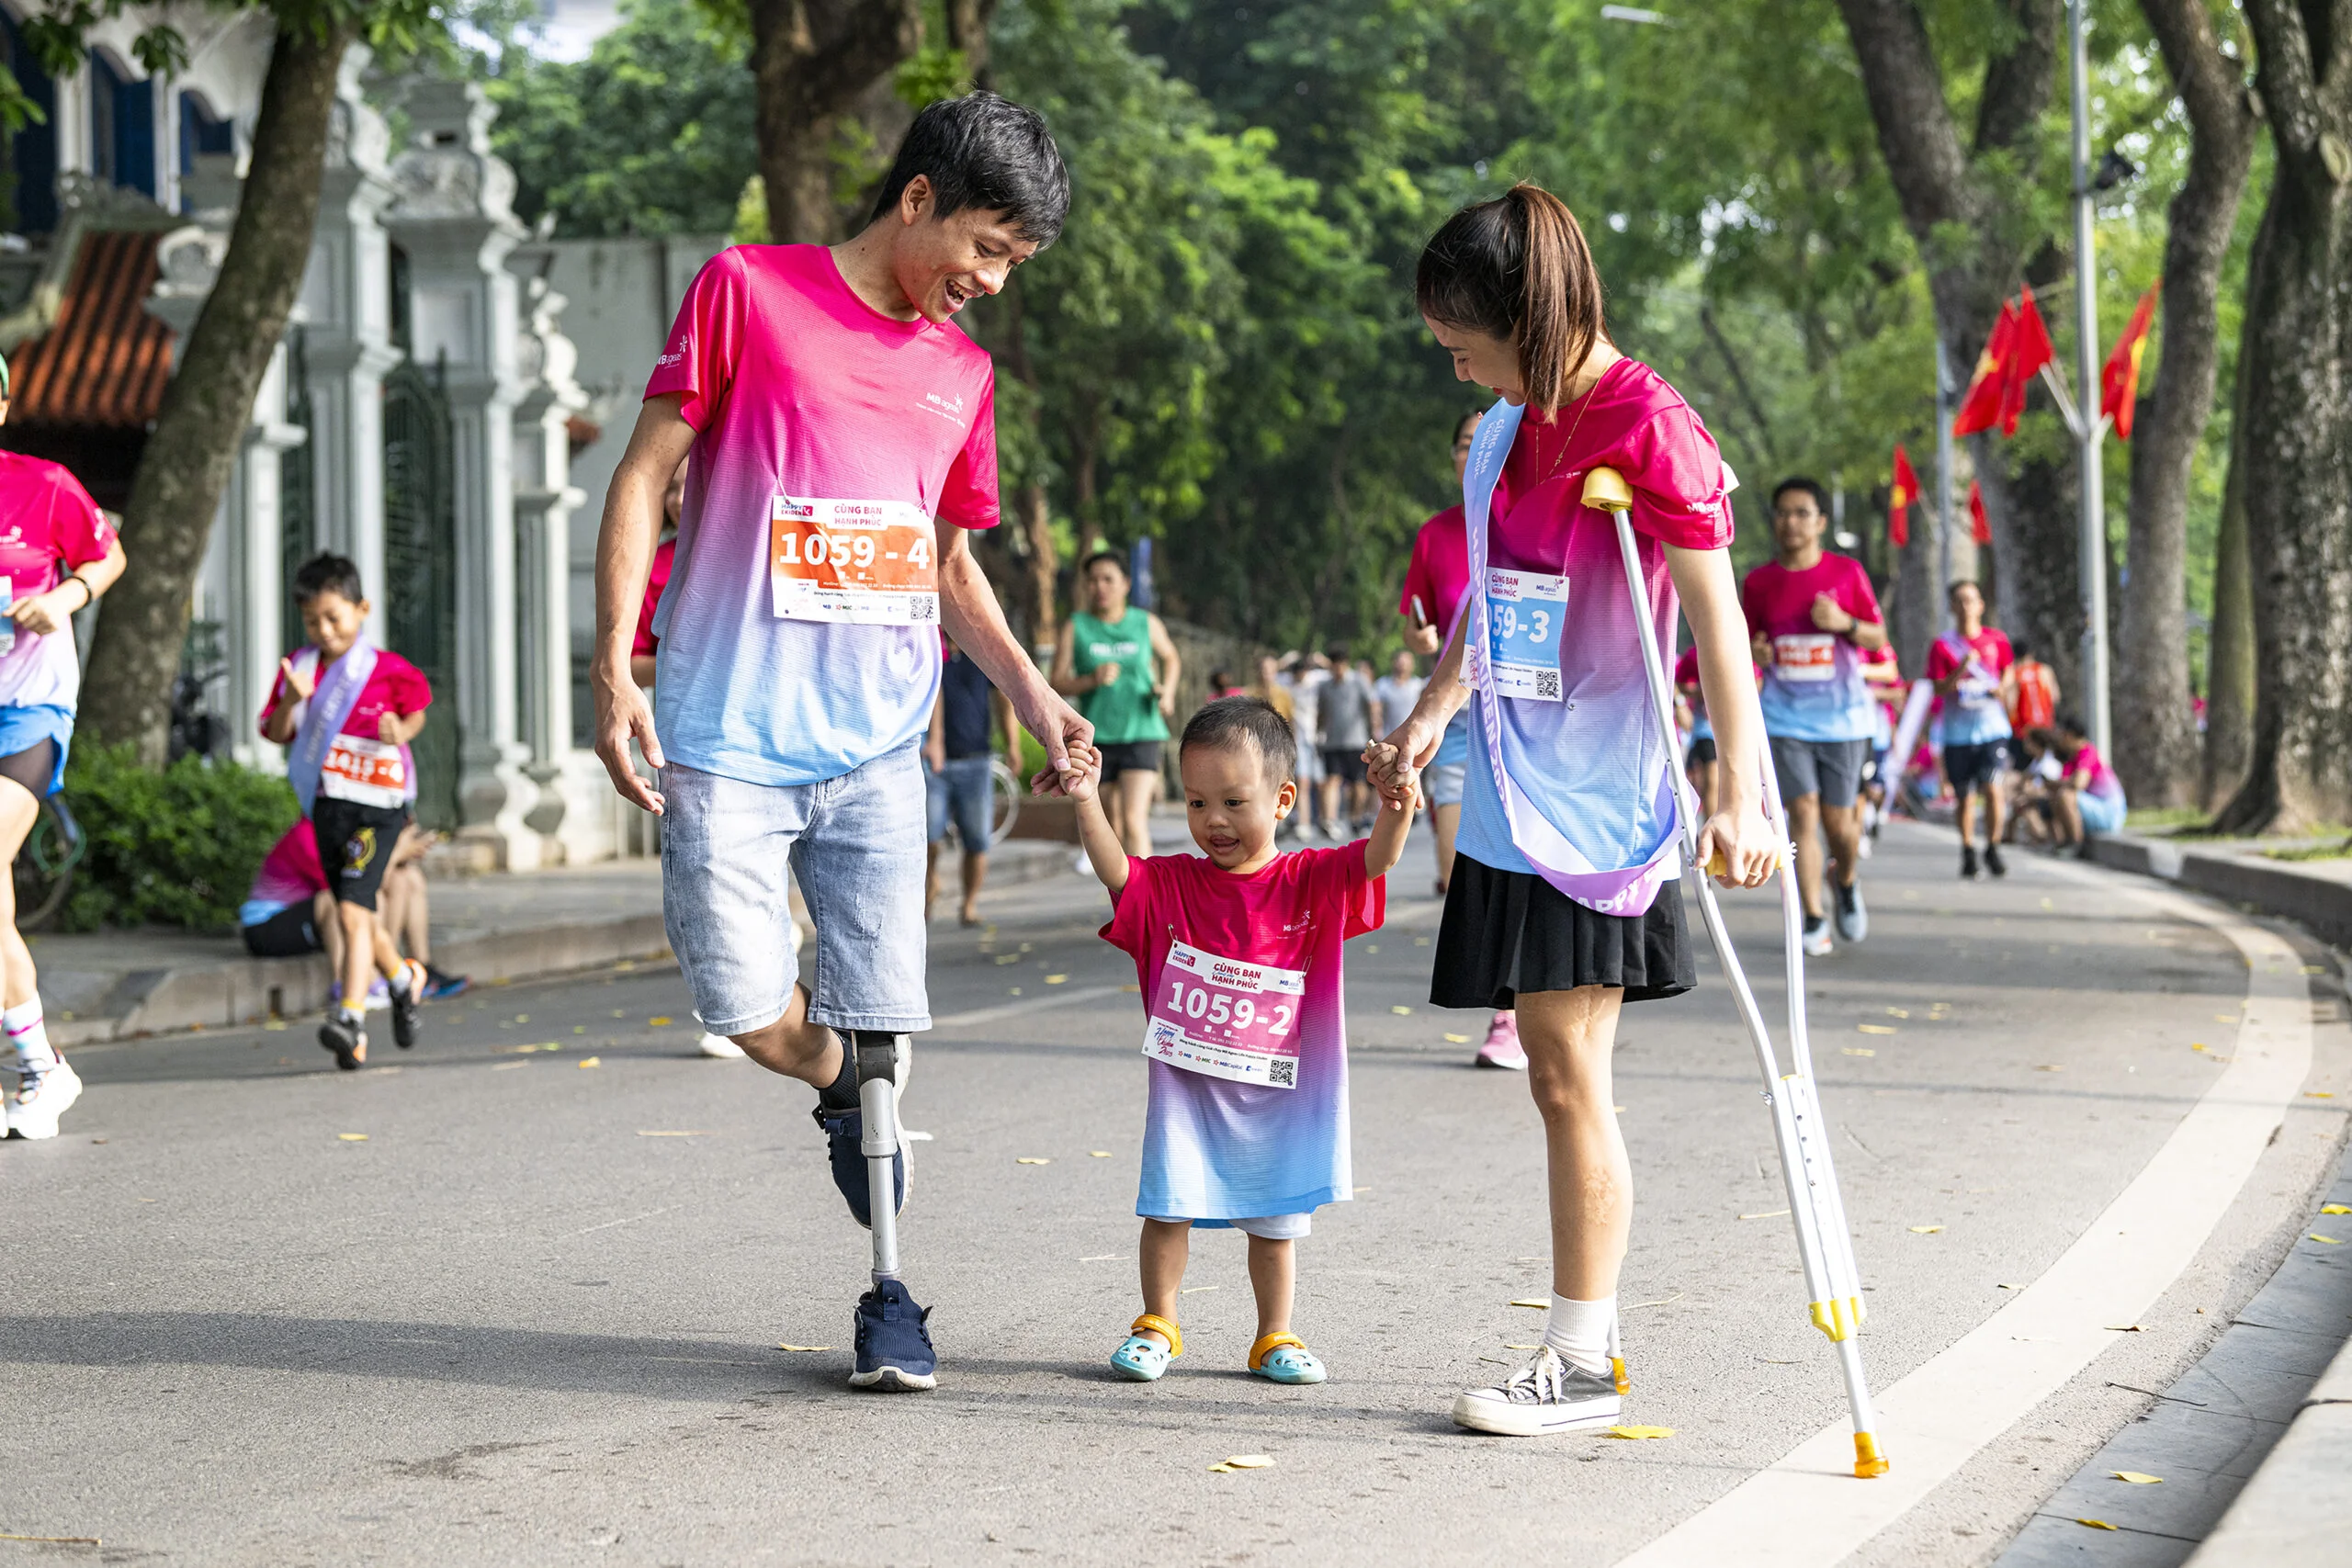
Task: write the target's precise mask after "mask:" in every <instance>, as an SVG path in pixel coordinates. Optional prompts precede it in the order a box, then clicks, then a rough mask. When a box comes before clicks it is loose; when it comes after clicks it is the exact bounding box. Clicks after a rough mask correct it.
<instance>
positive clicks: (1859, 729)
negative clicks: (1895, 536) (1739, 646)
mask: <svg viewBox="0 0 2352 1568" xmlns="http://www.w3.org/2000/svg"><path fill="white" fill-rule="evenodd" d="M1823 593H1826V594H1828V595H1829V597H1830V599H1831V601H1832V602H1834V603H1835V604H1837V606H1838V608H1839V609H1841V610H1843V611H1845V612H1846V613H1847V614H1848V615H1851V616H1853V617H1854V619H1856V620H1857V621H1869V622H1872V623H1876V622H1878V621H1880V620H1883V618H1884V617H1883V615H1881V614H1880V612H1879V607H1878V594H1877V592H1875V591H1873V590H1872V589H1871V574H1870V573H1869V572H1868V571H1865V570H1863V569H1862V563H1861V562H1860V561H1858V560H1856V559H1855V558H1853V557H1851V556H1841V555H1833V554H1826V553H1825V554H1824V555H1823V556H1822V558H1820V559H1819V560H1817V561H1815V562H1814V563H1813V564H1812V565H1811V566H1809V567H1807V568H1805V569H1804V570H1803V571H1792V570H1789V569H1788V568H1787V567H1785V566H1782V565H1781V563H1780V562H1779V561H1776V560H1768V561H1766V562H1765V563H1764V564H1763V565H1762V566H1759V567H1758V568H1757V569H1756V570H1753V571H1751V572H1749V573H1748V574H1747V581H1744V582H1742V583H1741V584H1740V585H1739V607H1740V610H1741V612H1742V613H1743V614H1745V615H1747V630H1748V635H1749V636H1751V637H1767V638H1770V642H1771V647H1772V661H1771V662H1770V664H1768V665H1766V666H1765V668H1764V691H1763V705H1764V733H1766V734H1767V735H1777V736H1781V737H1785V738H1786V739H1791V740H1860V739H1864V738H1866V737H1867V736H1869V735H1870V733H1871V730H1872V729H1873V728H1875V726H1876V724H1877V720H1876V718H1875V716H1873V714H1872V713H1871V708H1872V706H1873V704H1872V702H1871V691H1870V685H1869V683H1868V682H1866V681H1865V680H1864V678H1863V675H1862V650H1861V649H1859V648H1857V647H1855V646H1854V644H1853V642H1852V640H1851V639H1850V638H1849V637H1846V636H1845V635H1843V634H1842V633H1838V632H1826V631H1823V630H1822V629H1821V628H1820V627H1819V626H1815V625H1814V624H1813V604H1814V600H1815V597H1816V596H1817V595H1820V594H1823Z"/></svg>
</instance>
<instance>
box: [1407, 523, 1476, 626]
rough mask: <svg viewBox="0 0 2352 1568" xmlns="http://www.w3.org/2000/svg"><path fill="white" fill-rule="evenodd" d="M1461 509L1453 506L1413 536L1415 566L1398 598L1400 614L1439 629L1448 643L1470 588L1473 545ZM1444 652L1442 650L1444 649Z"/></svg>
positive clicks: (1408, 571)
mask: <svg viewBox="0 0 2352 1568" xmlns="http://www.w3.org/2000/svg"><path fill="white" fill-rule="evenodd" d="M1466 526H1467V525H1466V524H1465V523H1464V520H1463V513H1462V508H1461V507H1460V506H1449V507H1447V508H1446V509H1445V510H1444V511H1442V512H1441V513H1438V514H1437V515H1436V516H1434V517H1432V518H1430V520H1429V521H1428V522H1426V523H1424V524H1422V525H1421V531H1420V532H1419V533H1418V534H1416V535H1414V536H1413V559H1412V564H1410V565H1409V566H1408V567H1406V569H1405V588H1404V591H1403V592H1401V593H1399V594H1398V595H1397V614H1398V615H1406V616H1415V615H1416V614H1417V612H1416V609H1415V606H1416V605H1417V604H1418V605H1419V611H1418V619H1419V621H1420V622H1421V623H1422V624H1423V625H1425V626H1435V627H1437V628H1438V632H1439V635H1440V636H1441V637H1442V638H1443V639H1444V640H1445V641H1447V642H1451V641H1452V640H1453V623H1454V621H1455V620H1456V619H1458V618H1459V617H1460V615H1461V612H1462V595H1463V592H1464V591H1465V590H1466V589H1468V588H1469V586H1470V543H1469V539H1468V536H1466V534H1465V533H1464V529H1465V528H1466ZM1440 651H1442V647H1441V649H1440Z"/></svg>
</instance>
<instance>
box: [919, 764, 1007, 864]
mask: <svg viewBox="0 0 2352 1568" xmlns="http://www.w3.org/2000/svg"><path fill="white" fill-rule="evenodd" d="M922 776H923V784H924V786H925V787H926V788H927V789H928V791H929V792H930V806H931V814H930V815H931V820H930V829H931V841H932V842H933V843H934V844H935V843H937V842H939V840H942V839H944V838H945V837H947V824H948V822H949V821H950V820H951V819H952V820H953V821H954V822H955V824H956V837H957V838H959V839H961V840H963V841H964V852H965V853H967V854H978V855H984V854H986V853H988V852H989V835H990V834H991V833H992V832H993V831H994V829H995V824H994V821H993V820H992V819H993V818H994V817H995V816H996V797H995V794H994V790H995V783H994V781H993V780H992V779H990V778H989V756H988V754H987V753H986V752H982V753H981V754H980V755H979V756H977V757H950V758H948V759H947V765H946V766H945V767H944V768H942V769H941V770H940V771H939V772H937V773H933V772H932V771H931V767H930V765H929V764H928V763H926V764H924V767H923V771H922Z"/></svg>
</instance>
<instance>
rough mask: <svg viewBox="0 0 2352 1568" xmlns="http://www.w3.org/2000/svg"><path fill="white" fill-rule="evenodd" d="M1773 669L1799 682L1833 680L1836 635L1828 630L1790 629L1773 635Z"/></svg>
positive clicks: (1809, 682) (1835, 675) (1786, 678)
mask: <svg viewBox="0 0 2352 1568" xmlns="http://www.w3.org/2000/svg"><path fill="white" fill-rule="evenodd" d="M1772 669H1773V671H1774V672H1775V673H1777V674H1778V675H1779V676H1780V677H1781V680H1783V681H1791V682H1796V683H1797V684H1799V685H1810V684H1813V683H1814V682H1820V681H1830V680H1835V679H1836V678H1837V675H1838V639H1837V638H1836V637H1832V636H1831V635H1830V634H1829V633H1827V632H1790V633H1788V634H1786V635H1785V636H1781V637H1774V638H1773V639H1772Z"/></svg>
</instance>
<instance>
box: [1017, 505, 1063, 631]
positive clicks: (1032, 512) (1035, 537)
mask: <svg viewBox="0 0 2352 1568" xmlns="http://www.w3.org/2000/svg"><path fill="white" fill-rule="evenodd" d="M1021 531H1022V533H1023V536H1025V537H1026V538H1027V539H1028V541H1029V600H1030V611H1029V625H1030V637H1031V643H1032V646H1033V647H1035V648H1051V647H1052V646H1053V644H1054V643H1055V641H1056V640H1057V638H1059V637H1060V636H1061V635H1062V627H1061V616H1060V615H1059V614H1058V613H1057V610H1056V608H1055V605H1054V594H1055V592H1056V591H1057V589H1058V588H1059V586H1060V582H1059V578H1060V575H1061V562H1059V561H1058V560H1057V559H1055V558H1054V514H1053V511H1052V508H1051V507H1050V506H1048V505H1047V503H1046V487H1045V486H1044V485H1042V484H1035V483H1031V484H1025V485H1023V486H1022V487H1021Z"/></svg>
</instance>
